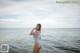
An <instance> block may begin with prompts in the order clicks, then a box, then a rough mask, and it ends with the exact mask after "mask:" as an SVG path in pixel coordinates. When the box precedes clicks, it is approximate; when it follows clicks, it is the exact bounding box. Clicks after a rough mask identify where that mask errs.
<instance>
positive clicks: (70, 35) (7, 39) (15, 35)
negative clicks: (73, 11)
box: [0, 28, 80, 53]
mask: <svg viewBox="0 0 80 53" xmlns="http://www.w3.org/2000/svg"><path fill="white" fill-rule="evenodd" d="M31 30H32V29H31V28H6V29H5V28H1V29H0V44H9V46H10V48H9V53H32V49H33V45H34V39H33V37H32V36H30V35H29V33H30V31H31ZM41 45H42V49H41V53H80V28H77V29H76V28H45V29H42V33H41Z"/></svg>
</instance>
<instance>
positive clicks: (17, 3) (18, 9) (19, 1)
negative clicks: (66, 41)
mask: <svg viewBox="0 0 80 53" xmlns="http://www.w3.org/2000/svg"><path fill="white" fill-rule="evenodd" d="M56 1H58V0H0V28H32V27H34V26H35V25H36V24H37V23H41V24H42V27H43V28H80V3H79V4H72V3H69V4H60V3H56ZM59 1H60V0H59ZM63 1H68V0H63ZM69 1H72V0H69ZM75 1H79V0H75Z"/></svg>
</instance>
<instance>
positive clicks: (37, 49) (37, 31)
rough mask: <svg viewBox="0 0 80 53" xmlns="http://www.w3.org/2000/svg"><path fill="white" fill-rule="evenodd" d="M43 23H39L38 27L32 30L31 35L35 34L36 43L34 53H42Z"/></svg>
mask: <svg viewBox="0 0 80 53" xmlns="http://www.w3.org/2000/svg"><path fill="white" fill-rule="evenodd" d="M40 33H41V24H37V25H36V27H35V28H34V29H33V30H32V31H31V33H30V35H33V37H34V40H35V43H34V48H33V53H40V49H41V44H40V40H41V36H40Z"/></svg>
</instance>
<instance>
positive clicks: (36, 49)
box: [33, 43, 38, 53]
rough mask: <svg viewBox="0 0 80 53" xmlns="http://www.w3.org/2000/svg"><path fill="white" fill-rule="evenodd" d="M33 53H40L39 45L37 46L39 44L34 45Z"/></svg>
mask: <svg viewBox="0 0 80 53" xmlns="http://www.w3.org/2000/svg"><path fill="white" fill-rule="evenodd" d="M33 53H38V45H37V43H35V44H34V48H33Z"/></svg>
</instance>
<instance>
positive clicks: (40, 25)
mask: <svg viewBox="0 0 80 53" xmlns="http://www.w3.org/2000/svg"><path fill="white" fill-rule="evenodd" d="M37 25H38V26H39V29H37V30H38V31H39V32H40V33H41V24H37Z"/></svg>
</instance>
